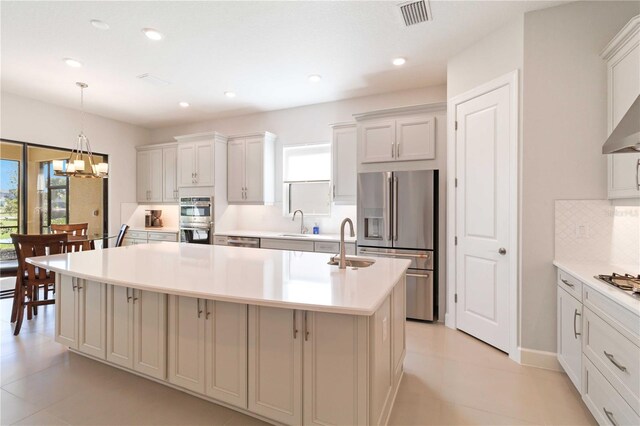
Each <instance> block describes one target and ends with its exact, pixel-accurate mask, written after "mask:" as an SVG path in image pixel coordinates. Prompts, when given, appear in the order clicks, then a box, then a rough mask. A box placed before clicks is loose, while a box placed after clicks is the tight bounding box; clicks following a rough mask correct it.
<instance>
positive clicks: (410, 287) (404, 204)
mask: <svg viewBox="0 0 640 426" xmlns="http://www.w3.org/2000/svg"><path fill="white" fill-rule="evenodd" d="M437 188H438V172H437V171H433V170H420V171H407V172H376V173H360V174H359V175H358V254H360V255H363V256H369V257H391V258H395V259H398V258H400V259H408V260H410V261H411V265H410V266H409V270H408V272H407V318H411V319H418V320H425V321H433V320H435V319H436V318H437V308H436V304H435V300H436V290H435V289H436V285H435V283H436V282H437V275H436V276H434V275H435V274H436V273H437V268H436V265H437V262H436V260H437V258H436V251H435V249H434V248H435V247H437V244H436V241H437V226H436V223H437V212H438V206H437V200H438V197H437Z"/></svg>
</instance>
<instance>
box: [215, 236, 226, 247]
mask: <svg viewBox="0 0 640 426" xmlns="http://www.w3.org/2000/svg"><path fill="white" fill-rule="evenodd" d="M228 239H229V237H227V236H226V235H214V236H213V244H215V245H217V246H226V245H227V240H228Z"/></svg>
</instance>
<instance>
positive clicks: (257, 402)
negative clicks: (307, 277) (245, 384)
mask: <svg viewBox="0 0 640 426" xmlns="http://www.w3.org/2000/svg"><path fill="white" fill-rule="evenodd" d="M302 315H303V314H302V312H299V311H294V310H291V309H280V308H270V307H264V306H249V327H248V328H249V411H251V412H254V413H256V414H259V415H262V416H264V417H267V418H269V419H272V420H275V421H277V422H280V423H283V424H287V425H293V424H296V425H297V424H300V423H301V422H302V410H301V407H302V341H303V339H304V335H303V334H304V333H303V331H302V330H301V322H302Z"/></svg>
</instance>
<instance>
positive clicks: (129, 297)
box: [127, 287, 131, 303]
mask: <svg viewBox="0 0 640 426" xmlns="http://www.w3.org/2000/svg"><path fill="white" fill-rule="evenodd" d="M129 290H131V289H130V288H129V287H127V303H129V301H130V300H131V296H129Z"/></svg>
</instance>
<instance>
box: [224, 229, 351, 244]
mask: <svg viewBox="0 0 640 426" xmlns="http://www.w3.org/2000/svg"><path fill="white" fill-rule="evenodd" d="M345 233H346V232H345ZM283 234H287V235H283ZM214 235H220V236H224V237H252V238H275V239H279V240H301V241H331V242H337V243H339V242H340V234H298V233H296V232H284V231H279V232H274V231H220V232H216V233H215V234H214ZM347 235H348V234H347ZM347 235H345V238H344V240H345V241H346V242H348V243H355V242H356V239H355V237H348V236H347Z"/></svg>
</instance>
